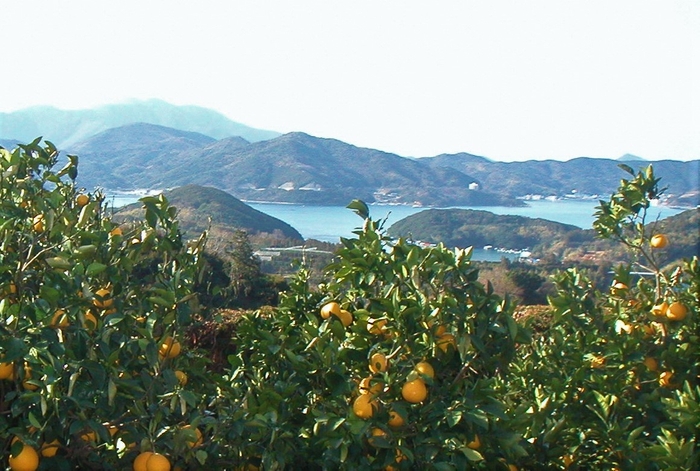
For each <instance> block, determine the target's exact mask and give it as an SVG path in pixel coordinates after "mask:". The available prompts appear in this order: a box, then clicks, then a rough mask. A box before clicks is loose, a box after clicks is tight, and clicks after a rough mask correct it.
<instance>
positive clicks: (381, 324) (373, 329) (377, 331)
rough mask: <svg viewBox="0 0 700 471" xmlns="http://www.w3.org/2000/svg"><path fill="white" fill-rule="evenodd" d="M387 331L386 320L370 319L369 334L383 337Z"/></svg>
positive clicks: (368, 322)
mask: <svg viewBox="0 0 700 471" xmlns="http://www.w3.org/2000/svg"><path fill="white" fill-rule="evenodd" d="M385 329H386V319H371V318H370V319H368V320H367V332H369V333H370V334H372V335H381V334H382V333H383V332H384V330H385Z"/></svg>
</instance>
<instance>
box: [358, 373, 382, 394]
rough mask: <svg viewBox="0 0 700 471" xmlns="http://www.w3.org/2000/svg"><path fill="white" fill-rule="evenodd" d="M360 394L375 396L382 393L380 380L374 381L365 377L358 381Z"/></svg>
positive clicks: (370, 377)
mask: <svg viewBox="0 0 700 471" xmlns="http://www.w3.org/2000/svg"><path fill="white" fill-rule="evenodd" d="M359 390H360V394H372V395H374V396H377V395H378V394H381V393H382V391H384V383H383V382H382V381H380V380H375V379H374V378H373V377H372V376H367V377H366V378H362V379H361V380H360V386H359Z"/></svg>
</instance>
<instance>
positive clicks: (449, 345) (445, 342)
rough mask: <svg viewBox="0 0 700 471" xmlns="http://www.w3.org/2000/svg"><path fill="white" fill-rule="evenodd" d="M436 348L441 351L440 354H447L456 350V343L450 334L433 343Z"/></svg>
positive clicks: (443, 335)
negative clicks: (451, 350)
mask: <svg viewBox="0 0 700 471" xmlns="http://www.w3.org/2000/svg"><path fill="white" fill-rule="evenodd" d="M435 344H436V345H437V347H438V348H439V349H440V350H442V353H447V352H448V351H449V350H450V349H455V348H457V341H456V340H455V336H454V335H452V334H442V335H441V336H440V337H438V339H437V342H435Z"/></svg>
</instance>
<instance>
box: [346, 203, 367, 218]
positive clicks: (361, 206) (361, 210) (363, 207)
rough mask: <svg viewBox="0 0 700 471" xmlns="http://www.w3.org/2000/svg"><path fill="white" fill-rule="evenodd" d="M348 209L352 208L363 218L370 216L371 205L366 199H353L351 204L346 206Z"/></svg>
mask: <svg viewBox="0 0 700 471" xmlns="http://www.w3.org/2000/svg"><path fill="white" fill-rule="evenodd" d="M346 208H348V209H352V210H353V211H354V212H355V214H357V215H358V216H360V217H361V218H362V219H367V218H369V207H368V206H367V204H366V203H365V202H364V201H361V200H352V201H351V202H350V204H349V205H347V206H346Z"/></svg>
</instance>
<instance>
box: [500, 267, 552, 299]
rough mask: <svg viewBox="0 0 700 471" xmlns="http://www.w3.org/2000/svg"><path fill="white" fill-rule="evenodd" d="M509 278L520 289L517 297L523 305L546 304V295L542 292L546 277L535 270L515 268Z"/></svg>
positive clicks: (510, 272) (509, 273)
mask: <svg viewBox="0 0 700 471" xmlns="http://www.w3.org/2000/svg"><path fill="white" fill-rule="evenodd" d="M507 276H508V278H509V279H510V280H511V281H512V282H513V284H515V286H516V287H517V288H518V290H519V291H518V293H517V296H518V297H519V298H520V300H521V302H522V304H544V303H545V302H546V297H545V295H544V294H543V293H542V292H541V291H540V288H542V285H543V284H544V282H545V277H544V276H542V275H540V274H539V273H538V272H537V270H536V269H535V268H514V269H511V270H510V271H509V272H508V275H507Z"/></svg>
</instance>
